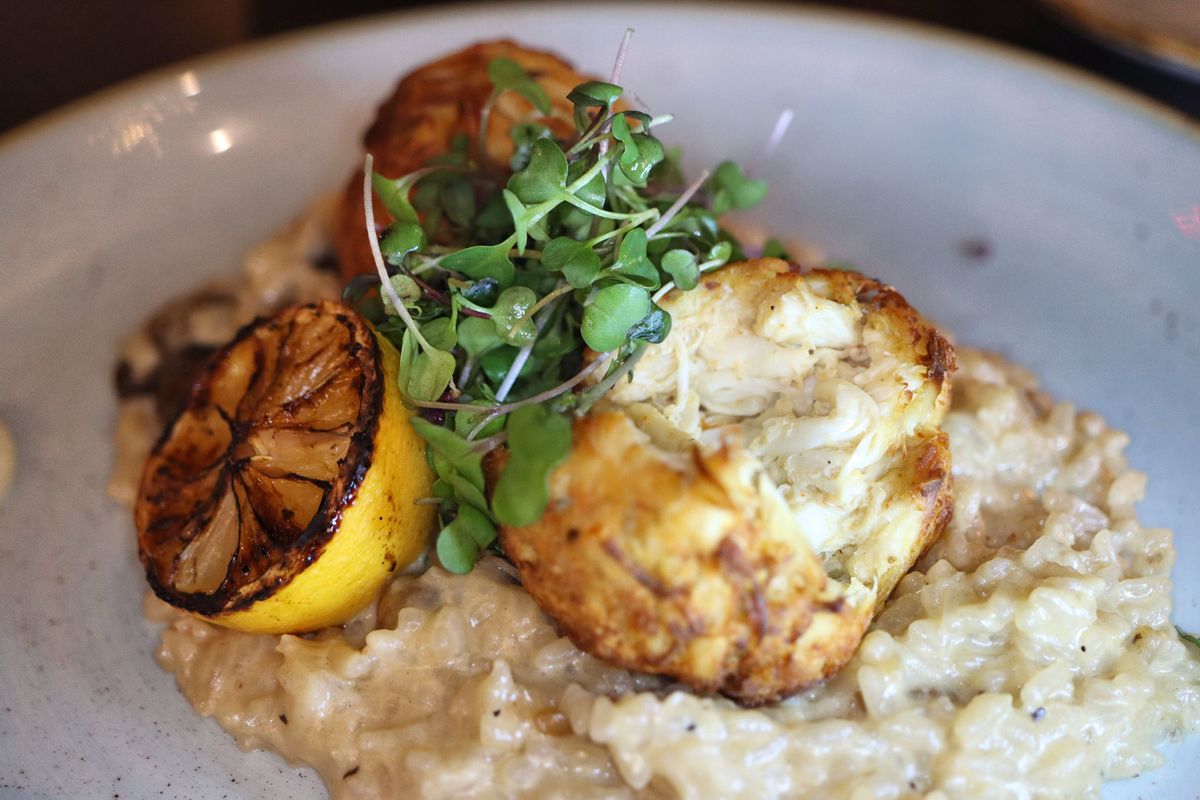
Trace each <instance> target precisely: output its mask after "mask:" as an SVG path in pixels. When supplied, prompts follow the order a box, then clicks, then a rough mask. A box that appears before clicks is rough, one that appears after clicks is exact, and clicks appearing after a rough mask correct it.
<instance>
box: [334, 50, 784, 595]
mask: <svg viewBox="0 0 1200 800" xmlns="http://www.w3.org/2000/svg"><path fill="white" fill-rule="evenodd" d="M631 35H632V31H631V30H630V31H626V33H625V36H624V37H623V39H622V43H621V48H620V51H619V52H618V54H617V58H616V60H615V62H614V64H613V69H612V73H611V75H610V80H609V81H608V82H603V81H586V82H584V83H581V84H580V85H578V86H576V87H575V88H574V89H572V90H571V92H570V93H569V94H568V95H567V96H566V98H565V105H566V107H568V108H570V109H571V111H572V113H571V114H570V117H571V119H572V120H573V122H574V129H575V132H574V134H573V135H572V136H569V137H565V138H563V137H559V136H556V135H555V133H554V132H553V131H552V130H551V128H550V127H549V126H548V125H547V122H548V119H547V118H548V117H551V116H553V115H554V114H555V109H556V108H557V109H560V113H559V116H560V117H565V115H563V114H561V110H562V109H564V100H563V99H559V100H558V101H557V106H556V104H555V103H553V102H551V99H550V98H549V97H548V96H547V95H546V93H545V90H544V89H543V88H542V87H541V86H540V85H538V83H537V81H536V79H535V78H534V77H533V76H531V75H530V74H529V73H527V72H526V71H525V70H524V69H523V68H522V67H521V66H520V65H519V64H518V63H516V62H515V61H512V60H509V59H494V60H493V61H492V62H491V63H490V64H489V65H488V76H489V79H490V80H491V82H492V87H493V88H492V92H491V93H490V95H489V97H488V99H487V101H486V102H485V103H484V105H483V108H482V109H481V112H480V121H479V122H480V132H479V140H478V142H477V143H476V147H475V154H474V155H472V153H471V152H470V150H471V148H470V147H469V146H468V144H469V142H468V141H466V140H464V139H462V138H461V137H460V138H459V139H458V140H456V141H455V142H454V144H453V146H452V147H451V148H450V151H449V152H447V153H445V154H443V155H441V156H438V157H437V158H435V159H433V160H431V161H430V163H429V164H428V165H426V166H424V167H422V168H421V169H418V170H416V171H414V172H411V173H409V174H407V175H401V176H383V175H379V174H376V173H374V171H373V163H372V159H371V157H370V156H367V159H366V163H365V165H364V176H363V201H364V206H365V208H366V219H367V231H368V236H369V239H370V243H371V254H372V257H373V260H374V263H375V272H376V275H375V276H374V277H373V279H372V278H356V279H354V280H353V281H351V283H350V284H349V285H348V286H347V287H346V291H345V293H344V296H345V297H346V299H347V301H348V302H353V303H354V304H355V305H356V306H357V307H358V308H359V309H360V310H361V311H362V312H363V313H364V314H366V315H367V316H368V317H369V318H370V319H371V320H372V321H373V322H374V323H375V325H376V327H377V329H378V330H379V331H380V333H381V334H382V335H384V336H386V337H387V338H388V339H390V340H391V341H392V342H393V343H394V344H395V345H396V346H397V347H398V349H399V351H400V367H399V375H398V378H397V380H398V382H399V387H400V390H401V394H402V395H403V397H404V400H405V402H406V403H407V404H408V406H409V407H410V408H412V409H414V410H415V411H416V412H417V415H416V416H414V417H413V425H414V429H415V430H416V432H417V433H418V434H419V435H420V436H421V437H422V438H423V439H424V440H425V442H426V444H427V452H428V458H429V462H430V464H431V466H432V468H433V471H434V473H435V474H436V476H437V480H436V481H435V483H434V487H433V493H432V494H433V497H432V498H426V501H427V502H430V503H436V504H437V507H438V512H439V515H440V517H439V518H440V522H441V531H440V533H439V534H438V538H437V543H436V551H437V555H438V558H439V560H440V561H441V563H442V565H443V566H445V567H446V568H447V569H449V570H451V571H453V572H466V571H468V570H470V569H471V567H472V566H473V565H474V564H475V561H476V560H477V559H478V558H479V556H480V554H481V553H483V552H486V551H489V550H492V551H498V544H497V526H501V525H514V526H519V525H527V524H530V523H532V522H535V521H536V520H537V519H538V518H539V517H540V516H541V514H542V513H543V511H544V509H545V505H546V502H547V498H548V496H549V495H548V492H549V489H548V480H549V476H550V473H551V472H552V471H553V470H554V468H555V467H557V466H558V464H560V463H561V462H562V460H563V459H565V458H566V457H567V455H568V454H569V452H570V449H571V427H572V426H571V417H572V416H573V415H576V414H582V413H586V412H587V411H588V410H589V409H590V408H591V407H592V406H593V405H594V404H595V403H596V402H597V401H599V400H600V399H601V398H602V397H603V395H604V394H605V393H606V392H607V391H608V390H609V389H610V388H611V387H612V386H614V385H615V384H616V383H617V381H619V380H622V379H624V378H626V377H627V376H629V375H630V374H631V372H632V371H633V369H634V367H635V365H636V364H637V363H638V360H639V359H640V358H641V357H642V356H643V355H644V354H645V353H646V351H647V350H648V348H651V347H657V346H658V345H659V344H660V343H661V342H663V341H664V340H665V339H666V338H667V337H668V336H669V334H670V330H671V315H670V313H669V312H668V310H667V309H666V308H663V307H662V306H660V305H659V302H660V301H661V300H662V299H663V298H664V296H665V295H666V294H667V293H668V292H670V291H672V290H676V291H687V290H689V289H691V288H693V287H695V286H697V285H698V284H699V282H700V277H701V275H703V274H704V273H705V272H708V271H710V270H713V269H717V268H719V267H721V266H723V265H724V264H726V263H728V262H729V261H732V260H735V259H738V258H741V257H742V256H743V252H744V251H743V249H742V248H741V246H740V245H739V244H738V242H737V241H736V240H735V239H734V238H733V237H732V236H731V235H730V234H729V233H728V232H726V231H725V230H724V229H722V228H721V226H720V224H719V222H718V221H717V215H718V214H720V213H723V212H724V211H726V210H732V209H741V208H748V207H750V206H752V205H754V204H755V203H757V202H758V201H760V200H761V199H762V198H763V197H764V196H765V194H766V184H765V183H763V182H762V181H761V180H757V179H755V178H753V177H749V176H748V175H747V174H746V173H744V172H743V171H742V170H741V168H740V167H738V166H737V165H736V164H735V163H733V162H730V161H727V162H723V163H721V164H719V165H718V166H716V167H715V168H714V169H713V170H712V171H711V172H710V171H708V170H705V171H703V172H701V173H700V174H699V175H698V176H697V177H696V178H695V179H694V180H692V181H690V182H689V181H686V180H684V178H683V170H682V167H681V163H680V156H679V153H678V151H677V150H671V151H668V150H667V149H666V148H664V147H663V145H662V143H661V141H660V140H659V139H658V138H657V135H656V129H657V128H658V127H659V126H661V125H664V124H666V123H668V122H670V121H671V116H670V115H657V116H653V117H652V116H650V115H649V114H647V113H645V112H644V111H640V110H635V109H632V108H628V107H624V106H623V105H622V102H621V98H622V96H623V95H625V94H626V91H625V89H624V88H623V87H622V86H621V85H620V80H621V73H622V67H623V65H624V62H625V59H626V55H627V52H628V48H629V42H630V38H631ZM507 92H512V93H515V94H517V95H519V96H520V97H522V98H524V99H525V100H526V101H527V102H528V103H529V107H530V110H529V116H528V117H527V118H524V119H520V120H517V121H516V123H515V125H514V126H513V127H512V129H511V131H510V132H509V134H510V139H511V145H512V155H511V157H510V158H508V160H507V161H506V162H505V163H503V164H497V163H488V149H487V145H488V144H489V143H492V144H493V146H494V144H495V143H494V141H492V139H490V138H489V135H488V134H489V123H490V122H493V121H494V120H493V119H492V116H491V112H492V109H493V107H494V106H495V104H496V102H497V100H498V99H499V98H500V97H501V96H503V95H504V94H505V93H507ZM786 123H787V121H786V120H784V119H783V118H781V121H780V122H779V123H778V124H777V125H776V132H775V133H774V134H773V135H772V141H771V142H769V143H768V144H769V148H770V147H773V146H774V141H776V140H777V139H778V137H779V136H782V132H783V130H785V129H786V127H787V124H786ZM496 155H497V154H496V152H495V149H494V147H493V151H492V159H491V160H492V161H495V160H497V159H496V158H495V156H496ZM505 169H506V170H507V174H498V173H499V172H500V171H501V170H505ZM376 197H377V198H378V200H379V201H380V202H382V203H383V205H384V207H385V208H386V209H387V211H388V213H389V214H390V216H391V220H392V221H391V224H390V225H389V226H388V228H387V229H386V230H385V231H384V232H383V233H382V235H376V232H375V229H374V219H375V217H374V201H375V198H376ZM372 290H374V291H376V292H377V296H376V295H374V294H372ZM501 447H503V448H505V449H506V451H507V456H506V458H505V459H504V460H503V461H504V464H505V465H504V467H503V469H502V470H497V471H496V472H497V473H498V474H496V475H495V476H494V480H489V481H485V475H486V474H488V472H489V471H487V470H485V469H484V466H483V464H484V459H485V458H488V459H490V458H493V457H494V454H495V453H496V451H497V449H498V448H501ZM498 463H499V462H498ZM489 489H490V490H491V494H490V497H489V494H488V491H489Z"/></svg>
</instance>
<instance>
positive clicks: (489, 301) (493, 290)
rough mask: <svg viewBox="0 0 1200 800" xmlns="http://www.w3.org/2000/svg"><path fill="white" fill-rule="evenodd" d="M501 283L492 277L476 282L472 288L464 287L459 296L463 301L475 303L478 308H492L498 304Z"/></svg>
mask: <svg viewBox="0 0 1200 800" xmlns="http://www.w3.org/2000/svg"><path fill="white" fill-rule="evenodd" d="M501 288H502V287H501V286H500V281H498V280H496V279H495V278H491V277H484V278H480V279H478V280H476V281H475V282H473V283H472V284H471V285H470V286H464V287H463V288H461V289H460V290H459V294H460V295H462V297H463V299H465V300H468V301H470V302H471V303H474V304H475V305H477V306H484V307H487V308H490V307H491V306H494V305H495V304H496V298H497V297H499V296H500V289H501Z"/></svg>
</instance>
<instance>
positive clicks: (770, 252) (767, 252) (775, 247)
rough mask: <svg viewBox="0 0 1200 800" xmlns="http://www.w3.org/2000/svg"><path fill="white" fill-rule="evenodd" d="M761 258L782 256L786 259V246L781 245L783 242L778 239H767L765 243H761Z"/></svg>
mask: <svg viewBox="0 0 1200 800" xmlns="http://www.w3.org/2000/svg"><path fill="white" fill-rule="evenodd" d="M762 254H763V258H782V259H784V260H785V261H786V260H788V253H787V248H786V247H784V246H783V242H781V241H779V240H778V239H767V243H766V244H764V245H763V250H762Z"/></svg>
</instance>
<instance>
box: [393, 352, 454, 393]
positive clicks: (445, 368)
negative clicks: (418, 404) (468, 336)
mask: <svg viewBox="0 0 1200 800" xmlns="http://www.w3.org/2000/svg"><path fill="white" fill-rule="evenodd" d="M454 370H455V361H454V354H453V353H450V352H447V351H445V350H438V349H437V348H432V347H431V348H430V349H428V350H422V351H421V352H420V353H418V354H417V356H416V358H415V359H414V360H413V362H412V366H411V367H410V369H409V372H408V380H407V382H406V383H405V386H404V394H405V395H406V396H407V397H410V398H412V399H413V400H425V401H432V400H437V399H438V398H439V397H441V396H442V394H443V393H444V392H445V391H446V387H447V386H449V385H450V380H451V378H453V377H454Z"/></svg>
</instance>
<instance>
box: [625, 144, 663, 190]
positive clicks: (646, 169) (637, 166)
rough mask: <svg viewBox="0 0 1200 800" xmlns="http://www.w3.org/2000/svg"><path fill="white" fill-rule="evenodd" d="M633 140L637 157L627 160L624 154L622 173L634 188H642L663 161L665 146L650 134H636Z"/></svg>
mask: <svg viewBox="0 0 1200 800" xmlns="http://www.w3.org/2000/svg"><path fill="white" fill-rule="evenodd" d="M632 138H633V141H634V143H635V144H636V145H637V156H635V157H634V158H631V159H628V160H626V158H625V154H624V153H623V154H622V156H621V162H620V168H621V173H622V174H623V175H624V176H625V177H626V178H628V179H629V181H630V183H632V184H633V185H634V186H642V185H644V184H645V183H646V180H647V179H648V178H649V177H650V173H651V171H653V170H654V168H655V167H656V166H658V164H659V162H661V161H662V160H663V146H662V142H660V141H659V140H658V139H655V138H654V137H653V136H650V135H648V134H642V133H635V134H634V135H633V137H632ZM626 152H628V151H626Z"/></svg>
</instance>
